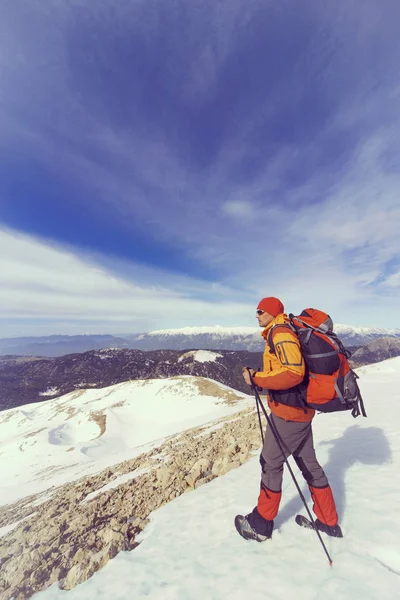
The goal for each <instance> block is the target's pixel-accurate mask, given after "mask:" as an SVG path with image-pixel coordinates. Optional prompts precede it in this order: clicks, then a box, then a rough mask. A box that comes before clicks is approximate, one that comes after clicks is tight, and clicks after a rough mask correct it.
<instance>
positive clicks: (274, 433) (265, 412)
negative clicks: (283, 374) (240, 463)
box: [246, 367, 333, 566]
mask: <svg viewBox="0 0 400 600" xmlns="http://www.w3.org/2000/svg"><path fill="white" fill-rule="evenodd" d="M246 368H247V371H248V373H249V377H250V381H251V387H252V389H253V392H254V395H255V397H256V403H257V410H258V411H259V406H261V409H262V411H263V413H264V417H265V418H266V419H267V423H268V426H269V427H270V428H271V431H272V433H273V436H274V438H275V440H276V443H277V444H278V446H279V449H280V451H281V452H282V456H283V458H284V460H285V464H286V466H287V468H288V469H289V473H290V475H291V476H292V479H293V482H294V484H295V486H296V488H297V491H298V493H299V496H300V498H301V499H302V501H303V504H304V508H305V509H306V511H307V514H308V516H309V517H310V521H311V523H312V524H313V527H314V530H315V533H316V534H317V536H318V538H319V541H320V542H321V546H322V547H323V549H324V552H325V554H326V556H327V558H328V561H329V565H330V566H332V562H333V561H332V559H331V557H330V556H329V552H328V550H327V549H326V546H325V544H324V540H323V539H322V537H321V534H320V532H319V530H318V529H317V527H316V525H315V521H314V519H313V516H312V514H311V511H310V509H309V508H308V506H307V502H306V499H305V498H304V495H303V492H302V491H301V489H300V486H299V484H298V483H297V479H296V477H295V474H294V473H293V470H292V467H291V466H290V464H289V461H288V459H287V457H286V454H285V451H284V449H283V446H282V440H281V438H280V436H279V433H278V431H277V430H276V427H275V425H274V424H273V422H272V420H271V419H270V418H269V416H268V413H267V411H266V410H265V406H264V404H263V403H262V401H261V398H260V395H259V393H258V390H257V386H256V384H255V383H254V380H253V377H252V375H251V373H250V369H249V367H246ZM260 428H261V418H260ZM261 437H262V439H263V443H264V436H263V435H262V432H261Z"/></svg>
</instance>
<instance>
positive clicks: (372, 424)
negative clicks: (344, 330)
mask: <svg viewBox="0 0 400 600" xmlns="http://www.w3.org/2000/svg"><path fill="white" fill-rule="evenodd" d="M359 372H360V375H361V378H360V387H361V389H362V392H363V395H364V400H365V404H366V409H367V413H368V419H363V418H361V417H360V418H358V419H357V420H353V419H352V418H351V416H350V415H349V414H332V415H317V417H316V418H315V420H314V438H315V443H316V448H317V453H318V457H319V460H320V462H321V463H322V464H323V465H324V467H325V470H326V472H327V474H328V477H329V479H330V482H331V485H332V487H333V490H334V493H335V497H336V502H337V508H338V512H339V514H340V515H341V525H342V529H343V532H344V535H345V537H344V538H343V539H332V538H327V537H326V536H324V539H325V542H326V544H327V547H328V550H329V552H330V553H331V556H332V558H333V566H332V567H330V566H329V564H328V561H327V559H326V557H325V554H324V553H323V551H322V549H321V547H320V544H319V542H318V539H317V537H316V535H315V533H314V532H313V531H309V530H305V529H302V528H300V527H298V526H297V525H296V524H295V522H294V519H293V517H294V516H295V514H296V513H298V512H303V513H304V508H302V504H301V501H300V499H299V497H298V495H297V492H296V490H295V487H294V485H293V483H292V481H291V479H290V477H289V476H288V474H287V473H285V477H284V485H283V499H282V505H281V510H280V513H279V515H278V517H277V519H276V530H275V532H274V536H273V539H272V540H269V541H267V542H264V543H263V544H257V543H256V542H246V541H245V540H243V539H242V538H241V537H240V536H239V535H238V534H237V533H236V531H235V529H234V526H233V519H234V517H235V515H236V514H237V513H242V514H245V513H246V512H247V511H249V510H251V509H252V508H253V506H254V503H255V501H256V498H257V495H258V488H259V464H258V458H257V457H254V459H251V460H250V461H249V462H248V463H246V464H245V465H243V466H242V467H240V468H239V469H237V470H235V471H231V472H229V473H228V474H227V475H225V476H223V477H220V478H218V479H215V480H213V481H212V482H211V483H208V484H207V485H204V486H202V487H200V488H199V489H196V490H195V491H193V492H190V493H188V494H184V495H183V496H180V497H178V498H176V499H175V500H173V501H172V502H170V503H169V504H167V505H165V506H164V507H162V508H160V509H159V510H157V511H155V512H154V513H153V514H152V517H151V522H150V525H149V526H148V527H147V528H146V529H145V530H144V532H143V533H142V543H141V544H140V545H139V547H138V548H136V549H135V550H134V551H132V552H130V553H128V552H122V553H120V554H119V555H118V556H117V557H116V558H115V559H113V560H111V561H109V562H108V563H107V565H106V566H105V568H104V569H102V570H101V571H99V572H97V573H96V574H95V575H94V576H93V577H92V578H91V579H89V580H88V581H86V582H85V583H83V584H81V585H79V586H78V587H76V588H74V589H73V590H71V591H68V592H65V591H61V590H59V589H58V588H57V587H56V586H55V585H53V586H52V587H50V588H48V589H47V590H45V591H43V592H40V593H38V594H36V595H35V596H34V598H38V600H60V599H61V600H64V599H66V600H89V599H90V600H92V599H93V598H96V599H97V600H102V599H104V600H105V599H107V600H108V599H109V598H110V597H111V598H113V600H125V599H126V598H131V597H132V598H135V600H139V599H144V598H151V600H203V599H204V598H206V599H207V600H222V599H225V598H229V600H244V599H252V600H265V598H268V600H287V599H292V598H296V600H317V599H319V598H324V600H342V599H343V600H344V599H348V598H351V599H353V600H396V599H398V598H400V544H399V539H400V520H399V519H398V510H399V506H400V476H399V472H400V436H399V430H400V393H399V387H400V357H397V358H392V359H389V360H387V361H384V362H382V363H378V364H374V365H369V366H367V367H362V368H361V369H360V370H359ZM294 470H295V473H296V475H299V473H298V470H297V468H295V467H294ZM299 481H300V482H301V485H302V487H303V491H304V493H305V495H306V497H307V498H308V492H307V490H306V487H305V486H304V485H303V482H302V481H301V476H300V479H299Z"/></svg>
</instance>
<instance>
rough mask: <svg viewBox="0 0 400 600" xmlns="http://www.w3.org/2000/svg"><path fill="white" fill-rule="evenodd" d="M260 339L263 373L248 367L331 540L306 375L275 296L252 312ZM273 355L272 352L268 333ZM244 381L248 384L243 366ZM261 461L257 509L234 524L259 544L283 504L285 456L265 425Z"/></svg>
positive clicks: (328, 493) (335, 531) (332, 518)
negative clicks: (303, 392) (305, 397)
mask: <svg viewBox="0 0 400 600" xmlns="http://www.w3.org/2000/svg"><path fill="white" fill-rule="evenodd" d="M256 313H257V314H256V317H257V320H258V323H259V325H260V327H263V332H262V336H263V338H264V339H265V342H266V345H265V352H264V358H263V363H264V364H263V370H262V371H258V372H255V371H253V370H252V369H250V373H251V375H252V377H253V381H254V383H255V384H256V385H257V386H260V387H262V388H266V389H267V390H268V406H269V409H270V411H271V416H270V419H271V421H272V426H273V428H274V429H275V432H276V434H277V435H278V436H279V437H280V440H281V445H282V447H283V449H284V452H285V455H286V457H288V456H290V455H293V458H294V460H295V461H296V464H297V466H298V467H299V469H300V471H301V473H302V475H303V477H304V479H305V480H306V481H307V483H308V486H309V489H310V492H311V497H312V500H313V503H314V505H313V510H314V513H315V514H316V516H317V519H316V521H315V523H316V525H317V527H318V529H319V530H320V531H323V532H325V533H327V534H328V535H331V536H334V537H342V532H341V530H340V527H339V525H338V516H337V513H336V507H335V501H334V499H333V494H332V490H331V488H330V486H329V483H328V480H327V478H326V475H325V473H324V471H323V469H322V467H321V466H320V465H319V463H318V461H317V458H316V456H315V450H314V444H313V434H312V429H311V421H312V419H313V417H314V414H315V411H314V410H313V409H311V408H307V407H306V406H305V404H304V402H303V401H302V396H301V393H300V389H299V387H298V386H299V384H301V383H302V381H303V379H304V375H305V365H304V359H303V356H302V353H301V349H300V343H299V340H298V338H297V336H296V334H295V332H294V331H292V330H291V329H290V328H289V327H288V326H286V325H285V323H287V322H288V317H287V315H286V314H285V313H284V307H283V304H282V302H281V301H280V300H278V298H273V297H269V298H263V299H262V300H261V302H260V303H259V305H258V307H257V311H256ZM271 330H272V334H271V335H272V342H273V346H274V349H275V351H274V352H271V348H270V345H269V341H271V339H270V340H269V339H268V337H269V334H270V332H271ZM243 378H244V379H245V381H246V383H248V384H249V385H250V384H251V381H250V375H249V372H248V370H247V368H245V369H244V370H243ZM260 463H261V468H262V474H261V490H260V495H259V497H258V503H257V506H256V507H255V508H254V509H253V511H252V512H251V513H249V514H248V515H246V516H245V517H244V516H242V515H237V517H236V519H235V526H236V529H237V530H238V532H239V533H240V535H241V536H242V537H244V538H245V539H251V540H256V541H258V542H263V541H265V540H267V539H269V538H271V536H272V530H273V527H274V519H275V517H276V515H277V513H278V509H279V504H280V501H281V495H282V492H281V489H282V476H283V465H284V456H283V454H282V451H281V449H280V448H279V445H278V443H277V441H276V439H275V436H274V434H273V432H272V431H271V430H270V428H269V427H267V429H266V433H265V439H264V445H263V448H262V452H261V456H260Z"/></svg>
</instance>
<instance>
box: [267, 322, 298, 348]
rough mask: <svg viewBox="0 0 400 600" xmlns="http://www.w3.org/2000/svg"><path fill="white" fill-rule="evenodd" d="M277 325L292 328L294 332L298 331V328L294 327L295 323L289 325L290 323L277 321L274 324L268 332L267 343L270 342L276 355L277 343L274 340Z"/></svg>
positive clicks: (270, 346)
mask: <svg viewBox="0 0 400 600" xmlns="http://www.w3.org/2000/svg"><path fill="white" fill-rule="evenodd" d="M277 327H285V328H286V329H290V331H293V332H294V333H296V330H295V328H294V327H293V325H289V323H277V324H276V325H273V326H272V327H271V329H270V330H269V332H268V337H267V343H268V346H269V349H270V352H271V354H275V355H276V351H275V344H274V340H273V335H274V334H273V331H274V329H276V328H277Z"/></svg>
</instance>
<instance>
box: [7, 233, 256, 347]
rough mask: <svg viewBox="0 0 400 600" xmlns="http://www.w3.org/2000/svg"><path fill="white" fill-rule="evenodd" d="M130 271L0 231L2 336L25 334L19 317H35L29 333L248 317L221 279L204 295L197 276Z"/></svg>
mask: <svg viewBox="0 0 400 600" xmlns="http://www.w3.org/2000/svg"><path fill="white" fill-rule="evenodd" d="M97 258H98V257H97ZM127 269H128V265H124V264H121V263H120V264H115V263H110V264H109V266H108V267H106V266H104V265H103V266H102V265H101V264H100V263H99V260H97V261H95V260H94V257H93V256H90V255H87V254H85V253H83V252H82V253H81V255H78V254H77V252H76V249H75V250H72V249H71V248H69V249H68V248H62V247H59V246H57V245H54V244H48V243H47V244H46V243H43V242H42V241H39V240H36V239H34V238H32V237H29V236H26V235H22V234H20V233H16V232H12V231H6V230H0V271H1V286H0V336H2V337H4V336H6V335H16V334H20V335H21V334H22V332H21V328H20V326H18V320H21V321H23V322H25V321H26V320H31V321H33V324H31V326H30V327H29V328H27V331H25V334H26V333H27V332H29V333H31V334H38V333H40V331H41V330H42V328H43V326H45V327H46V324H47V328H48V326H49V325H50V326H51V325H52V326H53V327H54V326H55V325H56V324H58V327H59V329H58V331H60V332H61V330H63V331H64V330H67V331H68V332H70V333H82V332H116V331H117V332H118V331H126V332H129V331H146V330H148V329H154V328H159V327H162V326H165V324H166V323H167V324H168V326H170V327H176V326H179V324H182V323H183V324H187V325H195V324H204V325H210V324H211V325H215V324H218V323H224V324H232V323H235V320H236V319H237V318H240V319H241V320H242V321H243V320H246V319H247V318H248V314H247V313H248V306H247V305H246V304H245V303H244V302H243V301H242V302H241V299H240V298H236V297H234V293H233V290H228V289H227V288H224V287H223V286H222V285H214V286H210V289H208V290H207V294H206V296H207V297H205V294H203V299H201V296H202V294H201V286H202V284H203V282H200V281H197V280H196V279H194V278H186V277H182V276H175V277H174V276H173V275H171V274H168V275H167V276H166V274H163V273H162V272H160V271H159V270H157V269H149V268H145V267H143V266H141V265H132V264H130V265H129V273H127ZM252 316H253V315H252ZM35 320H36V321H37V324H35ZM61 323H62V326H61V327H60V324H61Z"/></svg>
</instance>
